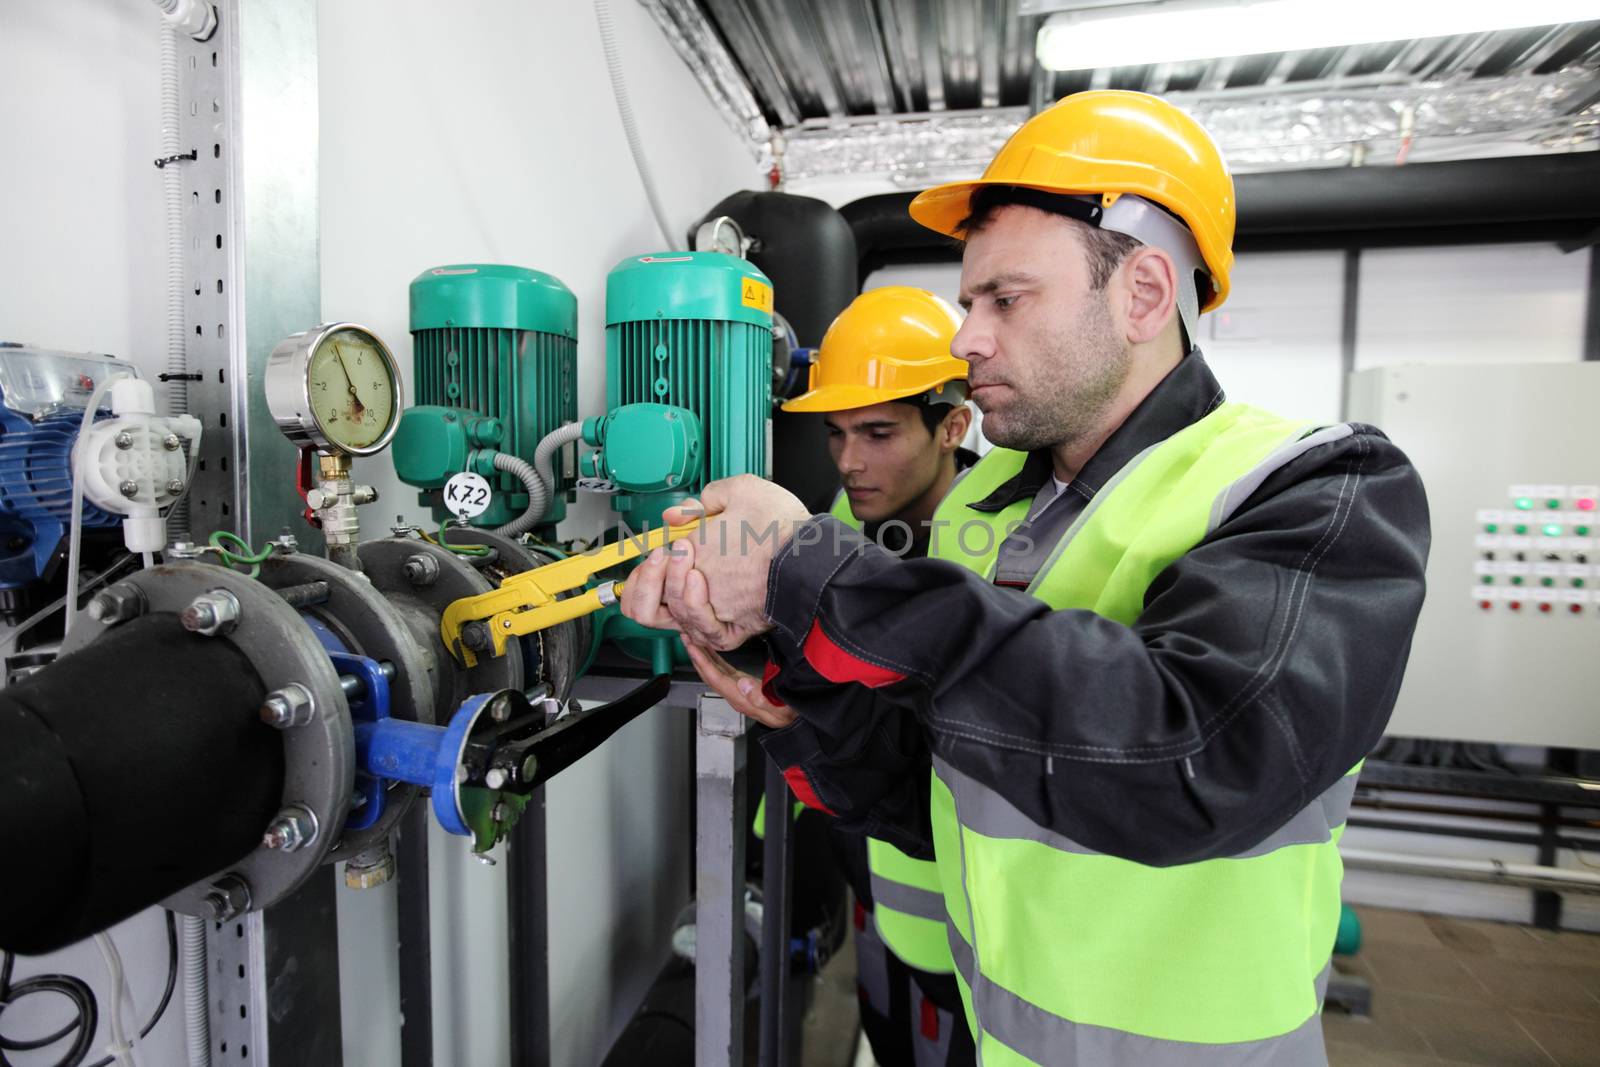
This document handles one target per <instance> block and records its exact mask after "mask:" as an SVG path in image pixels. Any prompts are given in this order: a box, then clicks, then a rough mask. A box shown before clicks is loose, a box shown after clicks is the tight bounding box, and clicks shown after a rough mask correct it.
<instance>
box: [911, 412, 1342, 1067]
mask: <svg viewBox="0 0 1600 1067" xmlns="http://www.w3.org/2000/svg"><path fill="white" fill-rule="evenodd" d="M1307 431H1308V427H1307V426H1305V425H1304V424H1297V423H1291V422H1288V421H1285V420H1282V419H1278V418H1276V417H1274V416H1271V415H1267V414H1265V413H1263V412H1260V411H1256V410H1255V409H1252V408H1248V407H1245V406H1243V405H1239V404H1225V405H1223V406H1221V407H1219V408H1218V409H1216V410H1215V411H1213V412H1212V413H1211V414H1210V415H1208V416H1206V417H1205V418H1204V419H1201V420H1200V421H1199V422H1197V423H1195V424H1193V425H1191V426H1189V427H1187V428H1185V429H1184V430H1182V431H1180V432H1179V433H1177V434H1174V435H1173V436H1172V437H1170V438H1168V439H1167V440H1166V441H1163V442H1161V443H1160V444H1159V445H1156V446H1153V447H1152V448H1150V449H1147V450H1146V451H1145V452H1143V453H1141V454H1140V455H1139V456H1137V457H1135V458H1134V459H1133V460H1132V461H1130V462H1129V463H1128V464H1127V465H1126V466H1125V467H1124V468H1123V469H1122V470H1121V471H1119V472H1118V473H1117V474H1116V476H1115V477H1113V478H1112V479H1111V480H1110V481H1109V482H1108V483H1107V484H1106V485H1105V486H1104V487H1103V488H1102V489H1100V491H1099V492H1097V493H1096V494H1095V497H1094V499H1093V501H1091V502H1090V504H1089V505H1088V506H1087V507H1086V508H1085V509H1084V512H1083V514H1082V515H1080V516H1079V517H1078V519H1077V520H1076V521H1075V522H1074V523H1073V525H1072V526H1071V527H1070V528H1069V529H1068V530H1067V531H1066V532H1065V533H1064V534H1063V535H1062V537H1061V540H1060V542H1059V543H1058V544H1057V545H1056V546H1055V548H1054V549H1053V551H1052V553H1051V555H1050V557H1049V558H1048V560H1047V562H1046V563H1045V565H1044V566H1043V567H1042V568H1041V569H1040V572H1039V574H1038V575H1037V576H1036V577H1035V579H1034V581H1033V583H1032V585H1031V586H1030V588H1029V592H1030V593H1032V594H1033V595H1034V596H1037V597H1038V598H1040V599H1041V600H1043V601H1045V602H1046V603H1047V604H1049V605H1050V606H1051V607H1052V608H1054V609H1056V610H1064V609H1069V608H1079V609H1087V610H1091V611H1094V612H1095V613H1097V614H1099V615H1101V616H1103V617H1105V618H1108V619H1112V620H1115V621H1118V622H1121V623H1124V624H1131V623H1133V622H1134V621H1135V620H1136V619H1137V618H1138V617H1139V615H1140V614H1141V612H1142V611H1143V609H1144V596H1145V593H1146V591H1147V590H1148V589H1149V587H1150V584H1151V583H1152V582H1153V581H1154V580H1155V578H1156V576H1157V575H1159V574H1160V573H1161V572H1162V571H1163V570H1164V569H1165V568H1166V567H1167V566H1168V565H1170V564H1171V563H1172V562H1173V561H1175V560H1177V559H1178V558H1179V557H1181V556H1182V555H1183V554H1184V553H1185V552H1187V551H1189V550H1190V549H1191V548H1193V547H1194V546H1195V545H1196V544H1198V543H1199V542H1200V541H1201V540H1202V539H1203V538H1204V537H1206V536H1207V535H1208V534H1209V533H1211V532H1212V531H1213V530H1215V529H1216V528H1217V526H1219V525H1220V524H1221V523H1222V522H1223V521H1225V520H1226V519H1227V518H1228V517H1229V516H1230V515H1232V514H1233V513H1234V512H1235V511H1236V510H1237V509H1238V507H1239V506H1240V505H1241V504H1242V503H1243V502H1244V500H1245V499H1247V498H1248V497H1249V495H1250V494H1251V493H1252V492H1254V490H1255V489H1256V488H1258V487H1259V486H1260V485H1261V483H1262V482H1263V481H1264V480H1265V479H1266V478H1267V477H1268V476H1269V475H1270V474H1271V473H1272V471H1274V470H1277V469H1279V468H1281V467H1282V466H1283V465H1284V464H1286V463H1288V462H1290V461H1291V460H1292V459H1294V458H1295V457H1297V456H1299V455H1301V454H1303V453H1304V452H1305V451H1307V450H1309V449H1311V448H1315V447H1317V446H1318V445H1320V444H1324V443H1326V442H1328V441H1331V440H1336V439H1338V438H1339V437H1343V436H1347V435H1348V434H1349V433H1350V432H1351V430H1350V429H1349V427H1346V426H1335V427H1330V428H1327V429H1324V430H1318V431H1316V432H1314V433H1308V432H1307ZM1025 459H1026V456H1025V455H1024V454H1022V453H1018V452H1007V451H1004V450H1000V449H996V450H995V451H993V452H991V453H990V454H989V455H988V456H986V457H985V458H984V460H983V461H981V462H980V463H979V464H978V466H977V467H975V468H974V469H973V471H972V474H971V475H970V476H969V477H968V479H967V480H966V484H965V485H963V486H962V487H961V488H960V489H959V490H957V491H953V492H952V493H951V495H950V496H948V497H947V498H946V499H945V501H944V503H943V504H941V505H940V509H939V513H938V514H937V515H936V516H935V526H934V544H933V548H932V551H931V553H930V554H931V555H933V556H936V557H939V558H943V559H946V560H950V561H952V562H955V563H958V564H960V565H962V566H965V567H967V568H969V569H971V570H973V571H975V572H977V573H979V574H983V575H985V576H992V574H993V569H994V565H995V560H996V558H997V556H998V553H999V542H1000V541H1001V540H1003V539H1004V537H1005V535H1006V534H1007V533H1008V532H1009V530H1010V528H1011V527H1012V525H1013V524H1014V523H1017V522H1020V521H1022V519H1023V518H1024V517H1025V516H1026V512H1027V507H1028V505H1029V503H1031V502H1030V501H1027V500H1022V501H1017V502H1016V503H1014V504H1012V505H1010V506H1008V507H1007V508H1005V509H1003V510H1002V511H1000V512H998V513H980V512H976V511H974V510H972V509H971V508H970V507H968V505H969V504H971V503H974V502H976V501H978V500H981V499H983V498H984V497H985V496H987V495H988V494H989V493H991V492H993V490H994V489H995V488H997V487H998V486H999V485H1001V484H1003V483H1004V482H1005V481H1006V480H1007V479H1009V478H1011V477H1013V476H1014V475H1015V474H1016V473H1017V472H1018V471H1019V470H1021V467H1022V463H1023V461H1024V460H1025ZM983 524H987V525H988V526H989V527H990V529H989V531H988V534H989V536H987V537H979V536H976V535H975V533H974V531H972V530H970V529H968V530H965V531H963V529H962V527H963V526H965V527H972V526H974V525H983ZM980 532H981V531H980ZM963 533H965V534H966V536H965V537H963V536H961V535H962V534H963ZM989 541H993V544H992V545H990V544H988V543H987V542H989ZM1288 580H1289V581H1291V582H1300V581H1304V580H1305V575H1303V574H1300V575H1296V576H1292V577H1291V578H1289V579H1288ZM1273 640H1274V641H1278V642H1280V644H1281V635H1278V636H1277V637H1275V638H1273ZM1281 651H1282V649H1281V647H1279V645H1274V647H1272V648H1269V649H1268V652H1269V658H1270V657H1275V656H1276V655H1278V654H1280V653H1281ZM1268 673H1270V672H1263V674H1264V675H1265V674H1268ZM1258 692H1259V689H1255V690H1247V691H1246V692H1245V693H1243V694H1241V696H1240V699H1239V702H1238V703H1239V705H1240V706H1245V705H1247V704H1248V702H1249V701H1250V700H1252V699H1254V697H1255V695H1257V693H1258ZM1226 710H1229V709H1218V713H1221V712H1224V711H1226ZM979 714H981V709H976V708H973V709H967V708H962V707H959V706H949V705H941V706H937V707H935V708H934V709H932V711H931V713H930V715H931V718H932V720H933V721H935V722H940V721H943V722H946V723H948V724H949V725H950V726H951V727H959V725H960V724H961V723H962V722H970V721H971V719H972V717H973V716H974V715H979ZM1196 743H1197V744H1198V741H1197V742H1196ZM1185 754H1186V753H1184V752H1183V751H1165V752H1157V751H1128V752H1123V753H1117V754H1115V755H1116V757H1117V758H1123V759H1127V760H1129V761H1132V762H1156V761H1162V762H1165V761H1174V762H1175V761H1177V760H1180V759H1182V757H1183V756H1184V755H1185ZM1101 755H1102V756H1105V755H1108V754H1106V753H1102V754H1101ZM1053 770H1054V773H1071V764H1070V763H1069V762H1067V761H1065V760H1063V761H1058V762H1057V763H1056V764H1055V766H1054V768H1053ZM1039 773H1040V774H1041V775H1042V774H1046V773H1050V770H1048V769H1047V767H1046V761H1045V759H1044V758H1042V757H1041V759H1040V761H1039ZM1175 773H1176V772H1175ZM1354 773H1355V772H1354V771H1352V772H1351V775H1350V776H1349V777H1347V778H1346V779H1344V780H1343V781H1341V782H1339V783H1336V784H1335V785H1334V786H1333V787H1332V788H1330V789H1329V790H1327V791H1326V792H1325V793H1324V794H1323V795H1322V796H1319V797H1317V798H1314V799H1313V800H1312V801H1311V802H1310V803H1309V804H1308V805H1306V807H1305V808H1304V809H1302V810H1301V811H1300V812H1297V813H1296V814H1295V815H1294V816H1293V817H1292V818H1290V819H1288V820H1287V821H1286V822H1285V824H1284V826H1283V827H1281V828H1280V829H1279V830H1278V831H1277V832H1276V833H1274V834H1272V835H1270V836H1269V837H1268V839H1267V840H1264V841H1262V842H1260V843H1258V844H1256V845H1255V846H1253V847H1251V848H1249V849H1246V850H1244V851H1241V852H1240V853H1238V854H1237V855H1235V856H1231V857H1228V858H1225V859H1214V860H1206V861H1203V862H1199V863H1192V864H1184V865H1180V866H1175V867H1165V868H1155V867H1147V866H1144V865H1141V864H1137V863H1133V862H1131V861H1128V860H1122V859H1118V858H1116V857H1114V856H1109V855H1105V854H1103V853H1099V852H1096V851H1094V850H1092V849H1089V848H1086V847H1083V846H1081V845H1079V844H1077V843H1076V842H1073V841H1071V840H1069V839H1067V838H1065V837H1063V836H1062V835H1059V834H1057V833H1054V832H1052V831H1050V830H1047V829H1045V828H1043V827H1040V826H1038V825H1037V824H1035V823H1033V822H1032V821H1031V820H1029V819H1028V818H1027V817H1026V816H1024V815H1023V814H1022V813H1021V812H1020V811H1018V810H1017V809H1016V808H1015V807H1013V806H1012V805H1011V804H1009V803H1008V802H1006V801H1005V800H1004V799H1003V798H1001V797H1000V796H999V795H998V794H996V793H995V792H994V791H992V790H990V789H988V788H987V787H985V786H983V785H982V784H980V783H979V782H977V781H976V780H974V779H971V778H969V777H966V776H965V775H962V774H960V773H958V772H957V771H955V770H954V768H953V767H951V765H950V764H949V763H948V762H946V761H943V760H938V759H936V760H935V764H934V775H933V783H932V785H933V788H932V801H931V809H932V816H933V830H934V848H935V851H936V852H937V854H938V856H939V857H940V861H941V862H940V873H941V879H942V883H943V888H944V895H945V906H946V910H947V914H948V915H949V917H950V945H951V949H952V953H953V957H954V959H955V962H956V974H957V978H958V980H959V981H960V984H961V986H962V995H963V997H964V999H965V1006H966V1008H967V1011H968V1016H969V1022H971V1023H972V1024H973V1033H974V1034H975V1035H976V1036H977V1039H978V1041H979V1047H980V1055H981V1059H982V1062H984V1063H985V1064H987V1065H988V1067H999V1065H1008V1064H1026V1063H1051V1064H1057V1063H1062V1064H1098V1063H1140V1064H1144V1063H1178V1062H1183V1063H1189V1062H1205V1063H1211V1062H1220V1063H1235V1062H1238V1063H1250V1064H1258V1063H1263V1064H1264V1063H1273V1064H1276V1063H1286V1064H1288V1063H1292V1064H1304V1063H1320V1062H1323V1060H1324V1053H1323V1051H1322V1037H1321V1029H1320V1015H1319V1010H1320V1004H1321V996H1322V990H1323V983H1325V980H1326V969H1327V965H1328V961H1329V958H1330V955H1331V951H1332V946H1333V936H1334V932H1335V930H1336V928H1337V925H1338V918H1339V881H1340V877H1341V873H1342V868H1341V865H1340V863H1339V857H1338V852H1337V849H1336V844H1337V841H1338V838H1339V835H1340V834H1341V832H1342V829H1343V823H1344V819H1345V814H1346V812H1347V811H1348V808H1349V802H1350V798H1351V795H1352V794H1353V790H1354V781H1355V780H1354Z"/></svg>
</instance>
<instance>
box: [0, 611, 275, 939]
mask: <svg viewBox="0 0 1600 1067" xmlns="http://www.w3.org/2000/svg"><path fill="white" fill-rule="evenodd" d="M84 625H93V624H92V623H85V624H84ZM180 665H181V666H180ZM265 695H266V694H265V689H264V687H263V686H262V684H261V680H260V678H259V677H257V675H256V673H255V670H254V669H253V668H252V667H251V665H250V662H249V660H248V659H246V658H245V657H244V656H243V655H242V654H240V653H239V652H238V651H237V650H236V649H235V648H234V647H233V646H232V644H231V643H229V642H228V641H226V640H222V639H215V638H205V637H201V636H199V635H197V634H192V633H190V632H189V631H187V630H185V629H184V628H183V627H182V626H181V625H180V624H179V622H178V617H177V615H175V614H172V613H159V614H154V615H148V616H145V617H143V618H139V619H135V620H133V621H131V622H127V623H124V624H123V625H121V626H118V627H117V628H116V629H115V630H113V631H111V632H110V633H108V634H106V635H105V636H103V637H101V638H100V639H99V640H97V641H95V642H94V643H93V644H90V645H88V646H87V647H85V648H83V649H81V650H79V651H77V652H74V653H73V654H71V655H69V656H64V657H62V658H61V659H59V660H57V661H56V662H55V663H53V664H51V665H50V666H48V667H46V668H44V669H43V670H41V671H39V672H38V673H36V674H34V675H32V676H31V677H29V678H26V679H24V680H23V681H21V682H18V683H17V684H16V685H13V686H11V687H9V688H7V689H5V690H3V691H0V856H4V857H5V873H4V875H3V876H0V946H4V947H5V948H7V949H10V950H12V951H15V952H22V953H30V954H34V953H40V952H49V951H52V950H54V949H57V948H60V947H61V946H63V945H67V944H70V943H72V942H74V941H77V940H80V939H82V938H84V937H87V936H88V935H90V934H93V933H95V932H97V931H99V930H104V929H105V928H106V927H108V926H111V925H112V924H114V923H116V922H118V921H120V920H122V919H125V918H127V917H128V916H129V915H132V914H134V913H135V912H138V911H140V910H142V909H144V908H146V907H149V906H150V905H151V904H154V903H156V902H157V901H159V900H162V899H164V898H165V897H167V896H169V895H170V894H172V893H173V892H175V891H177V890H179V889H182V888H183V887H184V886H186V885H189V884H190V883H192V882H194V881H196V880H198V879H200V878H204V877H206V876H207V875H210V874H212V873H214V872H216V871H218V870H221V869H222V868H224V867H226V866H228V865H229V864H231V863H234V862H236V861H237V860H238V859H239V858H240V857H242V856H245V855H248V854H249V853H250V852H251V850H253V849H255V848H256V847H258V846H259V845H260V843H261V833H262V830H263V829H264V828H265V827H266V825H267V823H268V822H270V821H271V819H272V817H273V815H274V814H276V812H277V810H278V806H279V803H280V799H281V796H282V792H283V773H284V772H283V766H284V764H283V744H282V741H281V739H280V738H279V736H278V733H277V731H276V730H273V729H272V728H271V727H269V726H266V725H264V724H263V723H262V722H261V719H260V708H261V702H262V698H263V697H264V696H265Z"/></svg>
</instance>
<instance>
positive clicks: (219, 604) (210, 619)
mask: <svg viewBox="0 0 1600 1067" xmlns="http://www.w3.org/2000/svg"><path fill="white" fill-rule="evenodd" d="M178 621H180V622H182V623H183V628H184V629H185V630H188V631H189V632H191V633H197V634H200V635H201V636H203V637H217V636H220V635H222V634H225V633H227V632H228V631H230V630H232V629H233V628H234V626H236V625H237V624H238V622H239V600H238V598H237V597H235V596H234V595H233V594H232V593H230V592H228V591H227V590H226V589H213V590H211V591H210V592H208V593H202V594H200V595H199V596H197V597H195V598H194V599H193V600H192V601H190V602H189V606H188V607H186V608H184V609H183V612H182V614H180V615H179V616H178Z"/></svg>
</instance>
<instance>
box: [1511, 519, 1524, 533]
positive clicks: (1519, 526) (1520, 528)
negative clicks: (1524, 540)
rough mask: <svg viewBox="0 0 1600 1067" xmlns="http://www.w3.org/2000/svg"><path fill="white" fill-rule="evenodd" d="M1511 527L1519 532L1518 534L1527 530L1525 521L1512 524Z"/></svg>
mask: <svg viewBox="0 0 1600 1067" xmlns="http://www.w3.org/2000/svg"><path fill="white" fill-rule="evenodd" d="M1512 529H1513V530H1516V531H1517V533H1519V534H1525V533H1527V532H1528V526H1527V524H1526V523H1521V522H1519V523H1517V524H1516V525H1515V526H1513V527H1512Z"/></svg>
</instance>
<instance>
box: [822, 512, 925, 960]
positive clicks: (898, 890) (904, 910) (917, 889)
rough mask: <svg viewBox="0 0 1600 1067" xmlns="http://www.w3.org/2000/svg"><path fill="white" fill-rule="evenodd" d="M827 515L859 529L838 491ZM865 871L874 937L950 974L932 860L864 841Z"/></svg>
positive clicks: (882, 843)
mask: <svg viewBox="0 0 1600 1067" xmlns="http://www.w3.org/2000/svg"><path fill="white" fill-rule="evenodd" d="M828 513H829V514H830V515H832V516H833V517H834V518H836V519H838V520H839V521H840V522H842V523H844V524H845V525H846V526H848V527H850V528H851V529H852V530H860V529H861V528H862V526H863V525H864V524H863V523H862V522H861V520H860V519H858V518H856V516H855V512H853V511H851V510H850V498H849V497H848V496H846V495H845V492H844V490H843V489H841V490H839V492H838V495H836V496H835V497H834V498H833V507H831V508H830V509H829V510H828ZM867 871H868V874H869V875H870V877H871V878H872V921H873V923H874V924H875V925H876V926H877V928H878V937H879V939H880V940H882V941H883V943H884V944H885V945H887V946H889V951H891V952H893V953H894V954H895V955H896V956H898V957H900V959H902V960H904V961H905V962H906V963H907V964H908V965H909V966H912V967H915V968H917V969H918V970H922V971H929V972H931V973H933V974H950V973H952V972H953V971H954V970H955V961H954V960H952V959H951V958H950V936H949V934H948V933H947V932H946V930H945V914H944V890H943V888H942V887H941V885H940V881H939V868H938V867H937V866H936V865H935V864H934V862H933V861H932V860H919V859H912V858H911V857H910V856H908V855H906V854H905V853H904V852H901V851H900V850H899V849H898V848H895V847H894V846H893V845H891V844H889V842H887V841H879V840H878V839H877V838H875V837H869V838H867Z"/></svg>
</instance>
